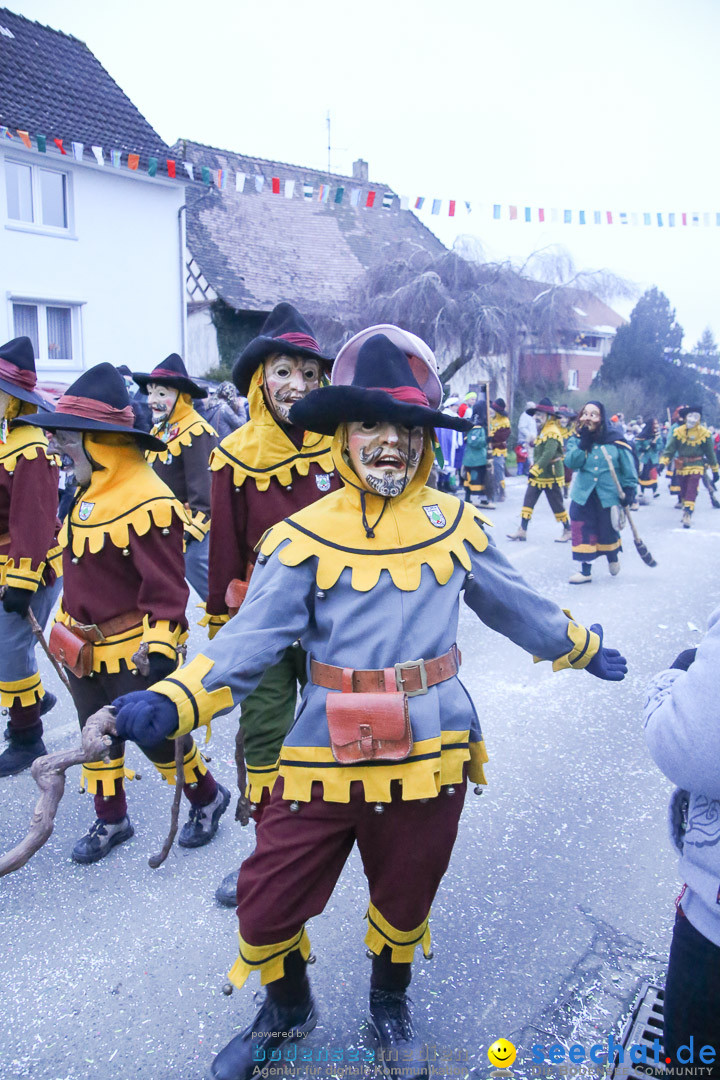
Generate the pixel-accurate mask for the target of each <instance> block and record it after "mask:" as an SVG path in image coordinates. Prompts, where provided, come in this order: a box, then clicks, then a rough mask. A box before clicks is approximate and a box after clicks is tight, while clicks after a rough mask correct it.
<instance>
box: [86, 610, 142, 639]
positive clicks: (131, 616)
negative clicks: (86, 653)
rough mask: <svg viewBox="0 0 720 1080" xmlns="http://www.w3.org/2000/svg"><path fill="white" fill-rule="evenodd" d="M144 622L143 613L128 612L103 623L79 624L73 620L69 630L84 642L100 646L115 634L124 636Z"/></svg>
mask: <svg viewBox="0 0 720 1080" xmlns="http://www.w3.org/2000/svg"><path fill="white" fill-rule="evenodd" d="M142 621H143V613H142V611H126V612H125V613H124V614H123V615H116V616H115V618H114V619H108V620H107V621H106V622H102V623H87V624H83V623H78V622H75V620H74V619H73V620H72V622H71V623H70V627H69V629H70V630H72V632H73V634H77V636H78V637H80V638H82V639H83V641H90V642H92V644H93V645H98V644H99V643H100V642H102V641H104V640H105V638H109V637H112V636H113V635H114V634H122V633H123V631H124V630H131V629H133V627H136V626H141V625H142Z"/></svg>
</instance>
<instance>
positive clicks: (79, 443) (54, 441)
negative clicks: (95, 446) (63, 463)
mask: <svg viewBox="0 0 720 1080" xmlns="http://www.w3.org/2000/svg"><path fill="white" fill-rule="evenodd" d="M48 444H49V446H48V448H49V450H50V453H51V454H57V456H58V457H60V458H61V457H64V456H67V457H69V458H70V459H71V460H72V463H73V472H74V473H75V479H76V480H77V482H78V484H79V485H80V487H87V485H88V484H89V483H90V480H91V478H92V469H93V467H92V462H91V460H90V458H89V457H88V455H87V454H86V453H85V446H84V444H83V433H82V431H64V430H62V429H59V430H58V431H53V432H51V434H50V436H49V438H48Z"/></svg>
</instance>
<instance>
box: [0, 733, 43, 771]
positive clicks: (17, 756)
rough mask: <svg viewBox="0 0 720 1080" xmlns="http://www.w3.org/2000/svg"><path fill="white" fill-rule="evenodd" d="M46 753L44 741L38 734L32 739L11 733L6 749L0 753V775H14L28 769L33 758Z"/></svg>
mask: <svg viewBox="0 0 720 1080" xmlns="http://www.w3.org/2000/svg"><path fill="white" fill-rule="evenodd" d="M45 754H47V750H46V749H45V743H44V742H43V741H42V739H41V738H40V736H39V735H38V736H37V737H36V738H34V739H20V738H18V736H17V735H15V734H11V735H10V738H9V740H8V746H7V749H6V750H4V751H3V752H2V754H0V776H15V774H16V773H21V772H24V770H25V769H29V768H30V766H31V765H32V763H33V761H34V760H35V758H39V757H44V756H45Z"/></svg>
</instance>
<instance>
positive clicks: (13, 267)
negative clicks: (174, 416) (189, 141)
mask: <svg viewBox="0 0 720 1080" xmlns="http://www.w3.org/2000/svg"><path fill="white" fill-rule="evenodd" d="M19 73H21V75H22V77H21V78H19V77H18V75H19ZM0 125H2V127H0V341H6V340H8V339H9V338H12V337H16V336H18V335H20V334H26V335H27V336H28V337H30V338H31V339H32V341H33V343H34V346H35V352H36V362H37V369H38V373H39V375H40V378H41V380H43V381H58V382H64V383H67V382H70V381H72V380H73V379H74V378H76V377H77V375H78V374H79V373H80V372H81V371H82V370H83V369H84V368H88V367H91V366H92V365H93V364H97V363H99V362H100V361H109V362H110V363H112V364H116V365H117V364H128V365H129V366H130V367H131V368H133V369H137V370H150V369H151V368H152V367H154V366H155V365H156V364H157V363H158V362H159V361H161V360H162V359H163V358H164V357H165V356H167V355H168V353H171V352H179V353H180V354H181V355H182V354H183V353H184V352H185V344H186V343H185V295H184V250H185V221H184V216H185V215H184V202H185V185H184V183H183V181H182V180H181V179H180V178H179V177H177V178H173V177H172V176H171V175H169V173H171V172H172V171H173V168H172V164H171V165H168V161H169V159H172V155H171V154H170V151H169V149H168V147H167V146H166V145H165V144H164V143H163V141H162V140H161V139H160V137H159V136H158V135H157V134H156V133H155V132H154V131H153V129H152V128H151V127H150V125H149V124H148V123H147V121H146V120H145V119H144V118H143V117H142V116H141V114H140V113H139V112H138V111H137V109H136V108H135V106H134V105H133V104H132V102H130V101H129V99H128V98H127V97H126V96H125V95H124V94H123V92H122V90H121V89H120V88H119V87H118V86H117V84H116V83H115V82H114V81H113V80H112V79H111V78H110V76H109V75H108V74H107V72H106V71H105V70H104V68H103V67H102V66H101V65H100V63H99V62H98V61H97V60H96V59H95V57H94V56H93V54H92V53H91V52H90V51H89V50H88V49H87V47H86V46H85V45H84V44H83V43H82V42H80V41H77V40H76V39H75V38H72V37H69V36H67V35H65V34H62V33H60V32H58V31H55V30H52V29H50V28H48V27H44V26H41V25H40V24H38V23H34V22H30V21H29V20H27V19H25V18H23V17H22V16H19V15H16V14H14V13H12V12H10V11H8V10H7V9H3V8H0ZM61 148H62V150H64V151H65V153H62V152H61ZM133 166H134V167H133ZM151 174H154V175H151Z"/></svg>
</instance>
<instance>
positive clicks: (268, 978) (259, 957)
mask: <svg viewBox="0 0 720 1080" xmlns="http://www.w3.org/2000/svg"><path fill="white" fill-rule="evenodd" d="M238 939H239V941H240V955H239V956H238V958H237V960H236V961H235V963H234V964H233V966H232V967H231V969H230V971H229V972H228V979H229V980H230V982H231V983H234V984H235V986H237V987H240V986H244V985H245V982H246V980H247V977H248V975H249V974H250V972H251V971H259V972H260V982H261V983H262V985H263V986H265V985H266V984H267V983H269V982H275V980H276V979H282V977H283V975H284V974H285V957H286V956H287V955H288V953H291V952H293V951H294V950H295V949H299V950H300V955H301V956H302V958H303V959H304V960H307V958H308V957H309V956H310V938H309V937H308V936H307V931H306V929H305V927H304V926H303V928H302V930H301V931H300V933H299V934H296V935H295V937H293V938H288V940H287V941H278V942H277V944H276V945H248V943H247V941H243V939H242V936H241V935H240V934H239V933H238Z"/></svg>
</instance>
